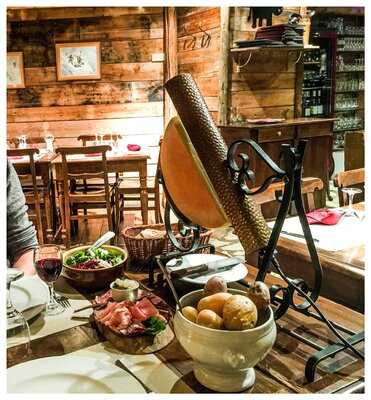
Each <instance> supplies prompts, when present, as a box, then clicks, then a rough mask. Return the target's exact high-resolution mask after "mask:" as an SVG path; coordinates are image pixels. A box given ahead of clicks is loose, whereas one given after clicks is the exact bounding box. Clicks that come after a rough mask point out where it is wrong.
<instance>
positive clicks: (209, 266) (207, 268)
mask: <svg viewBox="0 0 371 400" xmlns="http://www.w3.org/2000/svg"><path fill="white" fill-rule="evenodd" d="M240 263H241V260H240V259H238V258H236V257H233V258H225V259H224V258H223V259H222V260H217V261H210V262H208V263H203V264H200V265H194V266H193V267H186V268H181V269H178V270H176V271H171V272H170V276H171V278H174V279H180V278H185V277H193V275H197V274H202V275H203V274H208V273H212V274H213V273H215V272H219V271H216V270H217V269H218V268H223V267H226V266H227V267H228V266H231V268H232V267H234V266H235V265H237V264H240ZM228 269H230V268H228ZM223 270H224V269H221V271H223ZM202 275H200V276H202Z"/></svg>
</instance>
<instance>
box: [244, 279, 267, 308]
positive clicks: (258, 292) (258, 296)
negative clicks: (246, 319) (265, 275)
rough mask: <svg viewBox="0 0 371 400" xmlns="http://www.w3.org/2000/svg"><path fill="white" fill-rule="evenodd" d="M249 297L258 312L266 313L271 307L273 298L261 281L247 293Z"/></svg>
mask: <svg viewBox="0 0 371 400" xmlns="http://www.w3.org/2000/svg"><path fill="white" fill-rule="evenodd" d="M247 295H248V296H249V298H250V299H251V300H252V301H253V302H254V304H255V305H256V308H257V309H258V312H260V311H265V310H266V309H267V308H268V307H269V303H270V300H271V296H270V293H269V289H268V287H267V285H266V284H265V283H263V282H260V281H257V282H255V283H254V285H253V286H251V288H250V289H249V290H248V291H247Z"/></svg>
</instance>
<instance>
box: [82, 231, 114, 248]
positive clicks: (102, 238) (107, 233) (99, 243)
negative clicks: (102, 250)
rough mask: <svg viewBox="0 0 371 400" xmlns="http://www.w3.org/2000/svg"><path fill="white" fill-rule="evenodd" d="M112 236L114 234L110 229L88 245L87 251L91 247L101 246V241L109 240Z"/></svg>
mask: <svg viewBox="0 0 371 400" xmlns="http://www.w3.org/2000/svg"><path fill="white" fill-rule="evenodd" d="M114 236H115V233H114V232H112V231H108V232H106V233H105V234H104V235H103V236H101V237H100V238H99V239H98V240H97V241H96V242H95V243H93V244H92V245H91V246H90V247H89V249H88V251H90V250H92V249H97V248H98V247H100V246H102V244H103V243H106V242H108V241H109V240H111V239H112V238H113V237H114Z"/></svg>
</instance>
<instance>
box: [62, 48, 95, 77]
mask: <svg viewBox="0 0 371 400" xmlns="http://www.w3.org/2000/svg"><path fill="white" fill-rule="evenodd" d="M55 56H56V63H57V79H58V80H59V81H70V80H79V79H100V43H99V42H86V43H57V44H56V45H55Z"/></svg>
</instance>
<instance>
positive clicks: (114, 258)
mask: <svg viewBox="0 0 371 400" xmlns="http://www.w3.org/2000/svg"><path fill="white" fill-rule="evenodd" d="M123 261H124V257H123V256H122V255H121V254H118V253H116V252H112V251H109V250H106V249H103V248H98V249H92V250H90V251H88V249H86V250H79V251H77V252H76V253H74V254H73V255H72V256H70V257H68V258H67V259H66V260H65V264H66V265H68V266H70V267H73V268H78V269H98V268H108V267H114V266H115V265H118V264H120V263H122V262H123Z"/></svg>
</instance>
